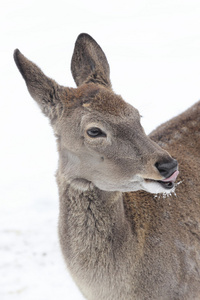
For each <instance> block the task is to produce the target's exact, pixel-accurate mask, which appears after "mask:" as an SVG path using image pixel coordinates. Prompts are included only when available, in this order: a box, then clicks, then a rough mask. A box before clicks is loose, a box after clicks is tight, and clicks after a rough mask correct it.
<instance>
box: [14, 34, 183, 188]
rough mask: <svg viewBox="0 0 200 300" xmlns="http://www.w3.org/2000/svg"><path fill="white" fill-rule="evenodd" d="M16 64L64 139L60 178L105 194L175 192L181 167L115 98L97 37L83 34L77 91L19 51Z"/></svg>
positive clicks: (76, 61)
mask: <svg viewBox="0 0 200 300" xmlns="http://www.w3.org/2000/svg"><path fill="white" fill-rule="evenodd" d="M14 58H15V62H16V64H17V66H18V68H19V71H20V72H21V74H22V76H23V78H24V79H25V81H26V84H27V87H28V90H29V92H30V94H31V96H32V97H33V98H34V99H35V100H36V102H37V103H38V104H39V106H40V107H41V109H42V111H43V113H44V114H45V115H46V116H48V117H49V119H50V121H51V124H52V126H53V129H54V131H55V134H56V136H57V137H58V139H57V140H58V149H59V170H58V172H60V173H61V174H62V175H63V178H65V180H66V181H67V182H69V183H73V184H75V185H76V186H77V188H78V187H79V188H83V189H85V188H87V187H88V185H91V183H92V184H93V185H95V186H96V187H98V188H99V189H102V190H105V191H123V192H124V191H136V190H146V191H148V192H151V193H158V192H171V191H172V190H173V188H174V181H175V179H176V177H177V175H178V171H177V161H176V160H175V159H173V158H172V157H171V156H170V155H169V153H167V152H166V151H164V150H163V149H161V148H160V147H159V146H158V145H157V144H156V143H154V142H153V141H152V140H151V139H150V138H149V137H148V136H147V135H146V134H145V132H144V130H143V128H142V126H141V124H140V114H139V112H138V110H137V109H136V108H134V107H133V106H131V105H130V104H128V103H126V102H125V101H124V100H123V99H122V97H121V96H119V95H116V94H115V93H114V92H113V90H112V87H111V82H110V77H109V73H110V72H109V64H108V62H107V59H106V56H105V54H104V52H103V51H102V49H101V48H100V46H99V45H98V44H97V43H96V42H95V41H94V40H93V38H92V37H90V36H89V35H87V34H80V35H79V37H78V39H77V41H76V44H75V49H74V53H73V57H72V63H71V70H72V75H73V78H74V80H75V82H76V84H77V88H66V87H63V86H60V85H58V84H57V83H56V82H55V81H54V80H52V79H50V78H48V77H47V76H45V75H44V73H43V72H42V71H41V70H40V69H39V68H38V67H37V66H36V65H35V64H34V63H32V62H31V61H29V60H28V59H27V58H25V57H24V56H23V55H22V54H21V53H20V51H19V50H15V53H14Z"/></svg>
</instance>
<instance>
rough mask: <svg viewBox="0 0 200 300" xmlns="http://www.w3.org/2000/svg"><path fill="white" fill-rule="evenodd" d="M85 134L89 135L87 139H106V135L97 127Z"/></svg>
mask: <svg viewBox="0 0 200 300" xmlns="http://www.w3.org/2000/svg"><path fill="white" fill-rule="evenodd" d="M87 134H88V135H89V137H92V138H96V137H106V134H105V133H104V132H103V131H102V130H101V129H100V128H97V127H92V128H90V129H88V130H87Z"/></svg>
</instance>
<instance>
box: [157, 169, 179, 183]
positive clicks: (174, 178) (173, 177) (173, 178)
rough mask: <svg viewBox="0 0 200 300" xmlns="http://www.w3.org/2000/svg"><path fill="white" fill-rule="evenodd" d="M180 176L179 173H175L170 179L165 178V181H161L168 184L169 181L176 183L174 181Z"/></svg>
mask: <svg viewBox="0 0 200 300" xmlns="http://www.w3.org/2000/svg"><path fill="white" fill-rule="evenodd" d="M178 174H179V171H175V172H174V173H173V174H172V175H171V176H170V177H168V178H165V179H163V180H161V181H164V182H166V181H167V182H168V181H172V182H174V181H175V180H176V178H177V176H178Z"/></svg>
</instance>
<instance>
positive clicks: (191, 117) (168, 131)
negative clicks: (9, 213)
mask: <svg viewBox="0 0 200 300" xmlns="http://www.w3.org/2000/svg"><path fill="white" fill-rule="evenodd" d="M14 59H15V62H16V64H17V67H18V69H19V71H20V73H21V74H22V76H23V78H24V80H25V82H26V85H27V88H28V90H29V93H30V95H31V96H32V97H33V99H34V100H35V101H36V102H37V103H38V105H39V106H40V108H41V110H42V112H43V113H44V114H45V115H46V116H47V117H48V118H49V120H50V122H51V126H52V127H53V130H54V133H55V136H56V138H57V145H58V153H59V162H58V170H57V175H56V178H57V184H58V189H59V200H60V214H59V237H60V245H61V249H62V253H63V256H64V259H65V262H66V265H67V267H68V270H69V272H70V274H71V276H72V278H73V280H74V281H75V283H76V284H77V286H78V287H79V289H80V291H81V292H82V294H83V295H84V297H85V298H86V299H88V300H97V299H98V300H133V299H135V300H145V299H148V300H150V299H152V300H172V299H176V300H178V299H180V300H189V299H190V300H192V299H200V184H199V183H200V176H199V170H200V156H199V153H200V102H197V103H196V104H195V105H193V106H192V107H191V108H189V109H188V110H187V111H186V112H184V113H182V114H181V115H179V116H177V117H175V118H173V119H172V120H170V121H168V122H166V123H165V124H163V125H161V126H160V127H158V128H157V129H156V130H155V131H153V132H152V133H151V134H150V135H149V136H147V135H146V134H145V132H144V130H143V128H142V126H141V124H140V114H139V112H138V110H137V109H136V108H135V107H133V106H131V105H130V104H128V103H127V102H125V100H124V99H123V98H122V97H121V96H120V95H117V94H115V93H114V91H113V90H112V85H111V80H110V68H109V64H108V61H107V58H106V56H105V54H104V52H103V50H102V49H101V47H100V46H99V45H98V44H97V42H96V41H95V40H94V39H93V38H92V37H91V36H89V35H88V34H80V35H79V36H78V38H77V41H76V43H75V48H74V53H73V56H72V62H71V71H72V75H73V78H74V80H75V82H76V85H77V87H76V88H71V87H63V86H61V85H59V84H58V83H56V82H55V81H54V80H52V79H51V78H49V77H47V76H46V75H45V74H44V73H43V72H42V71H41V70H40V69H39V68H38V67H37V66H36V65H35V64H34V63H32V62H31V61H29V60H28V59H27V58H26V57H25V56H24V55H23V54H22V53H21V52H20V51H19V50H15V52H14ZM66 297H67V295H66Z"/></svg>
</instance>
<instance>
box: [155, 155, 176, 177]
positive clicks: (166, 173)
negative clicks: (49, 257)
mask: <svg viewBox="0 0 200 300" xmlns="http://www.w3.org/2000/svg"><path fill="white" fill-rule="evenodd" d="M155 167H156V168H157V169H158V171H159V172H160V174H161V175H162V176H163V177H165V178H168V177H170V176H171V175H172V174H173V173H174V172H175V171H176V170H177V169H178V163H177V160H176V159H173V158H172V159H171V160H170V161H169V160H168V161H167V162H166V161H165V162H164V161H162V162H156V163H155Z"/></svg>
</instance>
